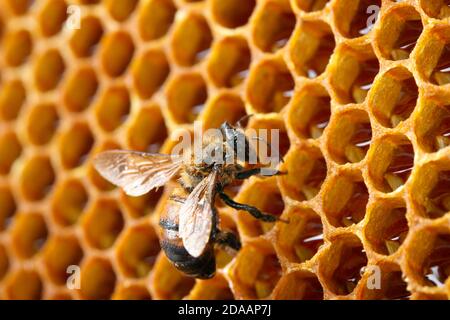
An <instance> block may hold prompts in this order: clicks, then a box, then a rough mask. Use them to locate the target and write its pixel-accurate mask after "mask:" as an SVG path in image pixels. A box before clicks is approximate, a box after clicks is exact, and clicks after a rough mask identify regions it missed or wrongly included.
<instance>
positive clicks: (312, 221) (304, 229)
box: [277, 208, 324, 263]
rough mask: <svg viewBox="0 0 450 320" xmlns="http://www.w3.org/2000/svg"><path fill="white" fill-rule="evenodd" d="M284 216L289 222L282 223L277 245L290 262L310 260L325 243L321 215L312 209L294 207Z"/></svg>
mask: <svg viewBox="0 0 450 320" xmlns="http://www.w3.org/2000/svg"><path fill="white" fill-rule="evenodd" d="M283 218H285V219H287V220H289V224H280V225H279V229H278V235H277V245H278V246H279V248H280V252H281V254H282V255H283V256H285V257H286V258H287V259H288V260H289V261H290V262H294V263H302V262H305V261H307V260H310V259H311V258H312V257H314V255H315V254H316V253H317V251H319V248H320V246H321V245H322V244H323V243H324V240H323V226H322V221H321V220H320V217H319V216H318V215H317V214H316V213H315V212H314V211H313V210H311V209H304V208H292V209H291V210H290V211H289V212H288V213H287V214H284V215H283Z"/></svg>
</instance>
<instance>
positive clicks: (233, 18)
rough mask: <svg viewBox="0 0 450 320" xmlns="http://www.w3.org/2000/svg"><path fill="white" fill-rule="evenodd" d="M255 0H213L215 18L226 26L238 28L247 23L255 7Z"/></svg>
mask: <svg viewBox="0 0 450 320" xmlns="http://www.w3.org/2000/svg"><path fill="white" fill-rule="evenodd" d="M255 5H256V1H255V0H244V1H242V0H229V1H222V0H213V1H212V3H211V7H212V13H213V16H214V19H215V20H216V21H217V22H218V23H219V24H220V25H222V26H224V27H225V28H233V29H234V28H238V27H240V26H243V25H245V24H247V22H248V20H249V19H250V16H251V15H252V13H253V9H254V8H255Z"/></svg>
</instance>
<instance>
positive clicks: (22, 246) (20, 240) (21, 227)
mask: <svg viewBox="0 0 450 320" xmlns="http://www.w3.org/2000/svg"><path fill="white" fill-rule="evenodd" d="M11 232H12V233H11V235H12V244H13V246H14V248H15V253H16V254H17V255H18V256H19V257H20V258H23V259H28V258H31V257H33V256H34V255H35V254H37V253H39V252H40V250H41V248H42V247H43V246H44V244H45V242H46V241H47V236H48V230H47V225H46V223H45V220H44V218H43V217H42V215H41V214H39V213H22V214H18V215H17V216H16V217H15V218H14V225H13V227H12V231H11Z"/></svg>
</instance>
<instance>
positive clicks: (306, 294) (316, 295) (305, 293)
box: [272, 271, 323, 300]
mask: <svg viewBox="0 0 450 320" xmlns="http://www.w3.org/2000/svg"><path fill="white" fill-rule="evenodd" d="M272 298H273V299H276V300H323V288H322V285H321V284H320V282H319V280H318V279H317V277H316V275H315V274H313V273H310V272H307V271H294V272H291V273H288V274H286V275H284V276H283V277H281V279H280V281H279V282H278V284H277V286H276V288H275V289H274V290H273V295H272Z"/></svg>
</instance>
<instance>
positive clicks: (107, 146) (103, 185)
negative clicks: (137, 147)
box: [88, 141, 120, 191]
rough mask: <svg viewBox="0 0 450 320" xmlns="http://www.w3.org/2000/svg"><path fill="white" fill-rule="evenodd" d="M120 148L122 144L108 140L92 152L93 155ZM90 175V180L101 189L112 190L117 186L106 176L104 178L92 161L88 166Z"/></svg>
mask: <svg viewBox="0 0 450 320" xmlns="http://www.w3.org/2000/svg"><path fill="white" fill-rule="evenodd" d="M115 149H120V145H118V144H117V143H116V142H111V141H107V142H105V143H104V144H102V145H101V146H99V147H97V148H96V149H95V150H94V152H92V155H93V156H95V155H96V154H98V153H100V152H103V151H107V150H115ZM88 177H89V180H90V182H91V183H92V184H93V185H94V187H96V188H97V189H99V190H100V191H111V190H113V189H114V188H115V186H114V185H113V184H112V183H110V182H109V181H107V180H106V179H105V178H103V177H102V176H101V175H100V174H99V173H98V171H97V170H96V169H95V168H94V166H93V165H92V163H90V165H89V166H88Z"/></svg>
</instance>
